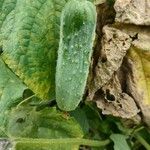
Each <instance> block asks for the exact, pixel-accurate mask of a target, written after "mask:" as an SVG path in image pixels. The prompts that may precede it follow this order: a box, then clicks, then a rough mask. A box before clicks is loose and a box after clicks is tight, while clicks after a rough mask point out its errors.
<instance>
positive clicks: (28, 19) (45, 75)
mask: <svg viewBox="0 0 150 150" xmlns="http://www.w3.org/2000/svg"><path fill="white" fill-rule="evenodd" d="M66 1H67V0H61V1H59V0H55V1H54V0H32V1H31V0H16V1H13V0H3V1H0V6H1V12H0V13H1V16H0V20H1V22H0V25H1V26H2V28H1V36H2V39H3V40H2V47H3V51H4V52H3V55H2V57H3V59H4V61H5V63H6V64H8V66H9V67H10V68H11V69H12V70H13V72H15V73H16V74H17V75H18V76H19V77H20V78H21V79H22V80H23V81H24V82H25V83H26V84H27V85H28V87H29V88H30V89H31V90H33V92H35V93H36V94H37V95H38V96H39V97H41V98H46V99H47V98H54V97H55V66H56V58H57V48H58V42H59V24H60V13H61V10H62V8H63V6H64V5H65V3H66Z"/></svg>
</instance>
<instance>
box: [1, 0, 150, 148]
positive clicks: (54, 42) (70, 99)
mask: <svg viewBox="0 0 150 150" xmlns="http://www.w3.org/2000/svg"><path fill="white" fill-rule="evenodd" d="M67 1H69V2H68V3H67ZM89 1H91V2H98V3H97V4H100V3H103V1H105V0H100V1H95V0H89ZM89 1H86V0H81V1H80V0H61V1H60V0H0V137H2V138H8V139H9V140H10V141H11V144H12V146H13V147H12V149H13V150H60V149H61V150H78V149H79V147H80V146H81V145H82V146H83V149H85V146H87V149H88V148H89V147H90V149H91V150H113V149H115V150H124V149H125V150H130V149H133V150H140V149H144V148H145V149H147V150H150V144H149V143H150V131H149V129H147V128H146V127H143V126H142V125H139V126H137V125H135V126H132V127H130V126H125V125H124V123H123V122H122V120H121V119H119V118H114V117H112V116H104V115H102V113H101V112H100V110H99V109H98V108H97V107H96V105H94V104H93V103H91V102H82V104H81V105H79V106H78V107H77V105H78V104H79V102H80V101H81V99H82V97H83V94H84V92H85V89H86V82H87V77H88V73H89V66H90V62H91V55H92V47H93V41H94V34H95V26H96V9H95V6H94V5H93V4H92V3H91V2H89ZM107 2H108V3H109V5H113V3H114V0H107ZM66 3H67V4H66ZM64 7H65V8H64ZM62 10H63V11H62ZM61 13H62V14H61ZM59 34H60V35H59ZM57 49H58V61H57V68H56V60H57ZM129 56H130V57H131V58H132V56H136V57H133V58H134V59H135V61H136V62H139V61H140V60H141V59H139V58H142V60H143V57H144V58H146V59H144V60H143V64H144V67H143V66H142V67H141V62H139V63H138V64H140V67H139V68H144V69H147V70H146V71H145V72H146V75H147V79H148V68H149V66H148V65H147V64H148V63H147V61H148V60H149V58H148V54H147V53H139V56H138V55H135V53H134V51H132V52H131V54H130V53H129ZM146 56H147V57H146ZM137 67H138V65H137ZM137 70H138V69H137ZM55 72H56V81H55ZM143 76H144V75H143V74H142V75H141V76H140V77H141V78H142V80H140V81H139V86H137V87H144V88H145V87H146V83H147V82H146V80H145V78H144V77H143ZM55 82H56V91H55ZM143 83H144V84H143ZM25 84H26V85H25ZM142 85H144V86H142ZM148 86H149V84H147V87H148ZM145 91H146V90H145ZM55 92H56V101H57V103H58V106H59V107H60V108H61V109H63V110H67V111H68V110H73V111H71V112H64V111H61V110H59V108H57V105H56V104H55ZM40 98H41V99H40ZM45 99H46V100H48V99H50V101H42V102H41V100H45ZM51 99H53V101H51ZM145 102H147V103H148V102H149V99H148V91H147V94H146V97H145ZM76 107H77V108H76ZM75 108H76V109H75ZM74 109H75V110H74Z"/></svg>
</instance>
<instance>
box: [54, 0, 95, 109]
mask: <svg viewBox="0 0 150 150" xmlns="http://www.w3.org/2000/svg"><path fill="white" fill-rule="evenodd" d="M95 28H96V8H95V6H94V5H93V3H91V2H89V1H86V0H70V1H69V2H68V3H67V4H66V5H65V7H64V9H63V11H62V14H61V26H60V43H59V50H58V59H57V67H56V101H57V104H58V107H59V108H60V109H62V110H65V111H71V110H74V109H75V108H76V107H77V106H78V104H79V102H80V101H81V100H82V97H83V94H84V92H85V87H86V82H87V78H88V73H89V66H90V62H91V56H92V51H93V43H94V39H95Z"/></svg>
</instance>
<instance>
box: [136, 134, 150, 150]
mask: <svg viewBox="0 0 150 150" xmlns="http://www.w3.org/2000/svg"><path fill="white" fill-rule="evenodd" d="M134 137H135V138H136V139H137V140H138V141H139V142H140V143H141V144H142V145H143V146H144V147H145V148H146V149H147V150H150V145H149V144H148V143H147V142H146V141H145V139H144V138H143V137H142V136H140V135H139V134H135V136H134Z"/></svg>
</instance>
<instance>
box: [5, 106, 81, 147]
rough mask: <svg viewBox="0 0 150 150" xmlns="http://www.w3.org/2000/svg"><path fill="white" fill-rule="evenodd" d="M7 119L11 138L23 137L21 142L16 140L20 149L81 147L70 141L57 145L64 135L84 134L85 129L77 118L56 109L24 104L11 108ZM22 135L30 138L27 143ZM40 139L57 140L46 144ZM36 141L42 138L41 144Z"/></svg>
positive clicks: (76, 135) (65, 136)
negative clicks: (38, 107) (39, 108)
mask: <svg viewBox="0 0 150 150" xmlns="http://www.w3.org/2000/svg"><path fill="white" fill-rule="evenodd" d="M7 120H8V122H7V125H6V134H7V135H8V136H9V138H10V139H11V140H13V139H16V138H17V139H19V141H16V140H14V143H13V144H14V147H15V148H14V149H16V150H24V149H28V150H35V149H36V150H48V149H54V150H55V149H60V146H62V149H65V150H70V149H72V148H74V149H75V150H78V148H79V144H76V143H75V144H72V145H68V143H67V142H66V141H65V142H64V144H63V143H61V144H57V139H58V141H61V139H64V138H68V139H69V138H82V137H83V133H82V130H81V128H80V126H79V125H78V123H77V122H76V121H75V119H74V118H72V117H70V116H68V115H66V114H65V113H62V112H59V111H57V110H56V109H55V108H45V109H43V110H41V111H37V110H36V107H31V106H30V107H29V106H24V107H21V106H20V107H18V108H14V109H12V111H10V113H9V115H8V119H7ZM22 138H26V139H27V143H26V141H24V140H23V141H21V139H22ZM28 138H29V140H28ZM30 138H33V140H30ZM40 139H43V141H47V140H48V139H56V142H54V143H53V142H52V143H51V142H50V143H49V142H48V143H45V144H44V143H43V141H40ZM44 139H45V140H44ZM34 140H39V143H38V144H35V143H34ZM49 141H51V140H49ZM52 141H53V140H52ZM65 143H66V144H65ZM62 144H63V145H62ZM63 147H64V148H63Z"/></svg>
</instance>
